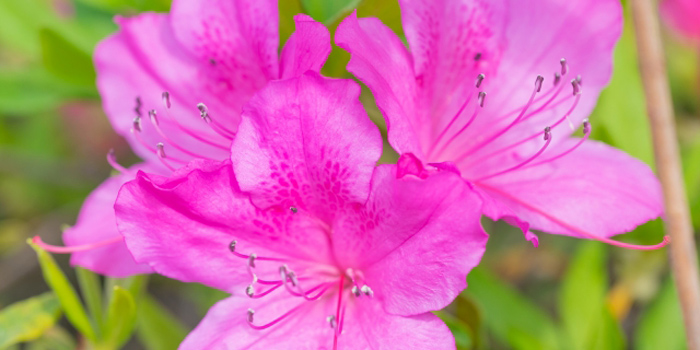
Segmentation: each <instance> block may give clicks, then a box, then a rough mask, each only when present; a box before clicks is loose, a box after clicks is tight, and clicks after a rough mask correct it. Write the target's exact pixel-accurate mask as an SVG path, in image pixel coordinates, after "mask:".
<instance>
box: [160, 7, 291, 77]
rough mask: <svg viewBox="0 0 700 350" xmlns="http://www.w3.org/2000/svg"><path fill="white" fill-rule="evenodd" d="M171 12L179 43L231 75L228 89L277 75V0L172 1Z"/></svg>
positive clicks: (201, 58) (202, 59)
mask: <svg viewBox="0 0 700 350" xmlns="http://www.w3.org/2000/svg"><path fill="white" fill-rule="evenodd" d="M171 14H172V20H171V22H172V27H173V30H174V31H175V34H176V36H177V38H178V40H179V41H180V42H181V43H182V45H183V46H184V47H186V48H187V50H188V51H189V52H191V53H192V54H193V55H194V56H196V57H197V58H199V59H200V60H201V61H204V62H206V61H209V60H214V61H215V62H216V65H217V66H220V67H223V69H225V70H227V71H228V73H231V74H233V75H232V76H226V78H227V79H228V80H229V81H230V82H231V85H232V88H237V87H238V86H241V85H242V86H246V85H257V86H259V85H260V83H264V82H265V81H267V80H272V79H277V78H278V76H279V75H278V67H279V65H278V62H277V50H278V48H279V29H278V27H279V15H278V12H277V1H276V0H214V1H199V0H176V1H173V5H172V10H171Z"/></svg>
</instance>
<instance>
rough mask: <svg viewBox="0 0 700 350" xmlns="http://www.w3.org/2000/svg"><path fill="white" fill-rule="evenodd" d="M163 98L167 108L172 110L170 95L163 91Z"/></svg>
mask: <svg viewBox="0 0 700 350" xmlns="http://www.w3.org/2000/svg"><path fill="white" fill-rule="evenodd" d="M162 97H163V104H164V105H165V108H167V109H170V93H169V92H167V91H163V94H162Z"/></svg>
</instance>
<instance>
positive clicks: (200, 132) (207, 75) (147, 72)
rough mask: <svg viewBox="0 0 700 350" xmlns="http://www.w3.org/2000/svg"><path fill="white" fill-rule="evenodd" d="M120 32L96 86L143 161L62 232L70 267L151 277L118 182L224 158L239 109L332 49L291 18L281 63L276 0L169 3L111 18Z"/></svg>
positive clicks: (105, 187)
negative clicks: (120, 205) (127, 222)
mask: <svg viewBox="0 0 700 350" xmlns="http://www.w3.org/2000/svg"><path fill="white" fill-rule="evenodd" d="M116 21H117V23H118V24H119V26H120V30H119V31H118V32H117V33H116V34H114V35H112V36H111V37H109V38H107V39H105V40H103V41H102V42H101V43H100V44H99V45H98V47H97V49H96V50H95V65H96V68H97V86H98V89H99V91H100V94H101V96H102V99H103V104H104V109H105V112H106V113H107V116H108V117H109V120H110V122H111V123H112V126H113V127H114V129H115V131H117V133H118V134H120V135H122V136H123V137H124V138H126V139H127V141H128V142H129V144H130V145H131V147H132V149H133V150H134V151H135V152H136V153H137V154H138V155H139V156H140V157H141V158H142V159H143V160H144V162H143V163H141V164H137V165H134V166H132V167H130V168H128V169H126V168H124V167H121V166H120V165H119V164H117V162H116V160H115V159H114V156H113V154H110V155H109V156H108V160H109V162H110V163H111V164H112V165H113V167H114V168H115V169H117V170H118V171H119V172H120V174H119V175H116V176H113V177H111V178H109V179H108V180H107V181H105V182H104V183H103V184H102V185H100V186H99V187H98V188H97V189H96V190H95V191H94V192H93V193H92V194H91V195H90V196H89V197H88V198H87V200H86V201H85V203H84V205H83V208H82V209H81V212H80V215H79V218H78V221H77V224H76V225H75V226H73V227H71V228H69V229H67V230H66V231H65V232H64V235H63V239H64V241H65V243H66V245H67V246H68V247H65V248H59V247H51V246H48V245H46V244H43V243H42V242H41V240H40V239H39V238H38V237H37V238H35V242H36V243H37V244H39V245H41V246H43V247H45V248H46V249H48V250H50V251H52V252H65V253H73V255H72V256H71V263H72V264H74V265H79V266H82V267H85V268H88V269H90V270H93V271H95V272H98V273H101V274H105V275H109V276H115V277H124V276H129V275H132V274H137V273H148V272H151V271H152V270H151V268H150V267H149V266H148V265H145V264H137V263H136V262H135V261H134V260H133V257H132V256H131V254H130V253H129V252H128V250H127V249H126V246H125V245H124V243H123V238H122V236H121V235H120V234H119V232H118V231H117V228H116V224H115V218H114V210H113V206H114V201H115V199H116V197H117V191H118V190H119V188H120V187H121V185H122V184H123V183H125V182H127V181H129V180H131V179H133V178H134V176H135V174H136V172H137V171H138V170H145V171H148V172H149V173H156V174H161V175H169V174H170V173H172V171H174V170H175V169H177V168H180V167H182V166H183V165H185V164H187V163H188V162H189V161H191V160H192V159H216V160H224V159H227V158H228V157H229V147H230V144H231V140H232V138H233V137H234V135H235V132H236V129H237V127H238V123H239V121H240V113H241V108H242V106H243V105H244V104H245V103H246V102H247V101H248V99H249V98H250V97H251V96H252V95H253V94H254V93H255V92H256V91H258V90H259V89H260V88H262V87H263V86H264V85H265V84H266V83H267V82H268V81H271V80H276V79H284V78H289V77H293V76H297V75H299V74H301V73H303V72H305V71H307V70H313V71H319V70H320V69H321V66H322V65H323V63H324V62H325V59H326V57H327V56H328V54H329V53H330V34H329V33H328V30H327V29H326V28H325V26H324V25H323V24H321V23H318V22H315V21H313V20H312V19H311V18H310V17H308V16H306V15H297V16H296V17H295V23H296V32H295V33H294V34H293V35H292V36H291V37H290V38H289V40H288V41H287V43H286V45H285V46H284V48H283V50H282V53H281V56H280V57H278V54H277V51H278V46H279V44H278V41H279V39H278V35H279V34H278V13H277V1H273V0H227V1H224V0H221V1H208V2H206V3H204V2H201V1H196V0H176V1H173V4H172V10H171V12H170V14H155V13H146V14H142V15H139V16H136V17H132V18H121V17H117V19H116Z"/></svg>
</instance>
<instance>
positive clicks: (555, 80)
mask: <svg viewBox="0 0 700 350" xmlns="http://www.w3.org/2000/svg"><path fill="white" fill-rule="evenodd" d="M560 80H561V74H559V72H554V86H556V85H558V84H559V81H560Z"/></svg>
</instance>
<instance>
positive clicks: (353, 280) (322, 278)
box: [229, 207, 374, 342]
mask: <svg viewBox="0 0 700 350" xmlns="http://www.w3.org/2000/svg"><path fill="white" fill-rule="evenodd" d="M289 209H290V211H291V212H292V213H293V214H296V213H297V212H298V209H297V208H296V207H290V208H289ZM237 245H238V242H237V241H235V240H234V241H232V242H231V243H230V244H229V250H230V251H231V253H232V254H233V255H234V256H235V257H237V258H241V259H245V260H246V269H247V270H248V274H249V276H250V277H251V282H250V284H248V285H247V286H246V287H245V294H246V295H247V296H248V297H249V298H251V299H257V298H262V297H265V296H267V295H269V294H271V293H272V292H274V291H275V290H277V289H280V288H284V290H285V291H286V292H287V293H289V295H291V296H293V297H298V298H300V299H302V300H301V302H300V303H299V304H298V305H296V306H294V307H292V308H291V309H290V310H289V311H287V312H285V313H284V314H282V315H280V316H279V317H277V318H275V319H274V320H272V321H270V322H268V323H266V324H263V325H258V324H255V310H253V309H252V308H251V309H248V311H247V314H246V320H247V323H248V325H249V326H250V327H251V328H253V329H257V330H263V329H267V328H270V327H272V326H274V325H276V324H279V323H280V322H283V321H284V320H286V319H288V318H289V317H290V316H292V315H294V314H295V313H296V312H298V311H299V310H300V309H302V308H303V307H304V306H306V305H307V304H305V303H306V302H313V301H317V300H319V299H321V298H323V297H329V296H330V295H336V294H335V293H336V292H337V297H338V303H337V309H336V313H335V314H332V315H329V316H328V317H327V318H326V321H327V323H328V325H329V327H331V328H332V329H334V342H337V337H338V336H339V335H340V334H341V333H342V327H343V320H344V315H345V308H346V305H347V304H346V303H344V302H343V295H344V294H350V295H353V296H355V297H356V298H360V297H370V298H372V297H374V291H373V290H372V288H370V286H368V285H367V284H366V283H365V279H364V275H363V274H362V272H361V271H356V270H353V269H351V268H348V269H345V271H344V272H339V271H338V269H337V268H334V267H331V266H325V265H323V266H319V264H314V263H310V262H303V261H294V262H295V263H297V264H301V265H304V266H303V267H302V268H301V270H299V271H301V272H302V274H299V275H298V274H297V272H295V271H294V270H292V269H291V268H290V266H289V265H288V264H289V263H291V262H292V261H291V260H289V259H286V258H273V257H261V256H258V255H257V254H255V253H250V254H243V253H240V252H238V251H237ZM258 262H261V263H262V262H266V263H276V264H279V267H278V269H277V271H278V272H279V279H264V278H261V277H260V276H258V274H257V273H256V267H257V266H256V264H257V263H258ZM312 281H316V282H315V285H313V286H312V287H311V288H308V289H307V288H305V287H304V286H303V284H305V283H309V282H312ZM336 286H337V289H336V288H335V287H336ZM348 290H349V293H346V292H348Z"/></svg>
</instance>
